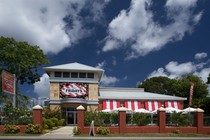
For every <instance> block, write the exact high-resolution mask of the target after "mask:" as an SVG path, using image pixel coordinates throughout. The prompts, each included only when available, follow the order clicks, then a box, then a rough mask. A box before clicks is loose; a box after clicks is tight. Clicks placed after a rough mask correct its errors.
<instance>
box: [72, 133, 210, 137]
mask: <svg viewBox="0 0 210 140" xmlns="http://www.w3.org/2000/svg"><path fill="white" fill-rule="evenodd" d="M76 137H93V136H89V135H88V134H82V135H77V136H76ZM95 137H210V135H202V134H175V133H165V134H160V133H151V134H150V133H147V134H109V135H98V134H96V135H95Z"/></svg>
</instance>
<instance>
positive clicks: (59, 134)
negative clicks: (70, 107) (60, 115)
mask: <svg viewBox="0 0 210 140" xmlns="http://www.w3.org/2000/svg"><path fill="white" fill-rule="evenodd" d="M73 128H74V126H64V127H61V128H59V129H56V130H53V131H50V132H49V133H46V134H44V135H41V136H40V138H41V139H42V138H49V139H50V138H53V139H68V138H71V137H73Z"/></svg>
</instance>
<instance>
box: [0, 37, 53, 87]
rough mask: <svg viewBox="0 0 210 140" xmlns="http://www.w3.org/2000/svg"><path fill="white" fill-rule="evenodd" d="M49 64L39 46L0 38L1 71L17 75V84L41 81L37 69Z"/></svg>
mask: <svg viewBox="0 0 210 140" xmlns="http://www.w3.org/2000/svg"><path fill="white" fill-rule="evenodd" d="M47 63H49V61H48V60H47V59H46V55H45V54H44V53H43V51H42V50H41V49H40V48H39V47H38V46H32V45H30V44H28V43H27V42H17V41H15V40H14V39H13V38H8V37H3V36H1V37H0V70H3V69H5V70H7V71H9V72H11V73H13V74H15V75H16V79H17V83H21V84H24V83H25V82H27V83H28V84H33V83H35V82H37V81H39V78H40V75H39V74H38V72H37V68H38V67H39V66H41V65H44V64H47Z"/></svg>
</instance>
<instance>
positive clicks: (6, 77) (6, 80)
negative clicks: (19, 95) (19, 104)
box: [1, 70, 16, 107]
mask: <svg viewBox="0 0 210 140" xmlns="http://www.w3.org/2000/svg"><path fill="white" fill-rule="evenodd" d="M1 76H2V92H5V93H8V94H12V95H13V107H15V106H16V97H15V96H16V95H15V86H16V85H15V74H11V73H9V72H7V71H5V70H3V71H2V74H1Z"/></svg>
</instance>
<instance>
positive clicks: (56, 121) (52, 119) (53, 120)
mask: <svg viewBox="0 0 210 140" xmlns="http://www.w3.org/2000/svg"><path fill="white" fill-rule="evenodd" d="M51 121H52V122H53V123H54V124H55V126H58V119H57V118H51Z"/></svg>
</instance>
